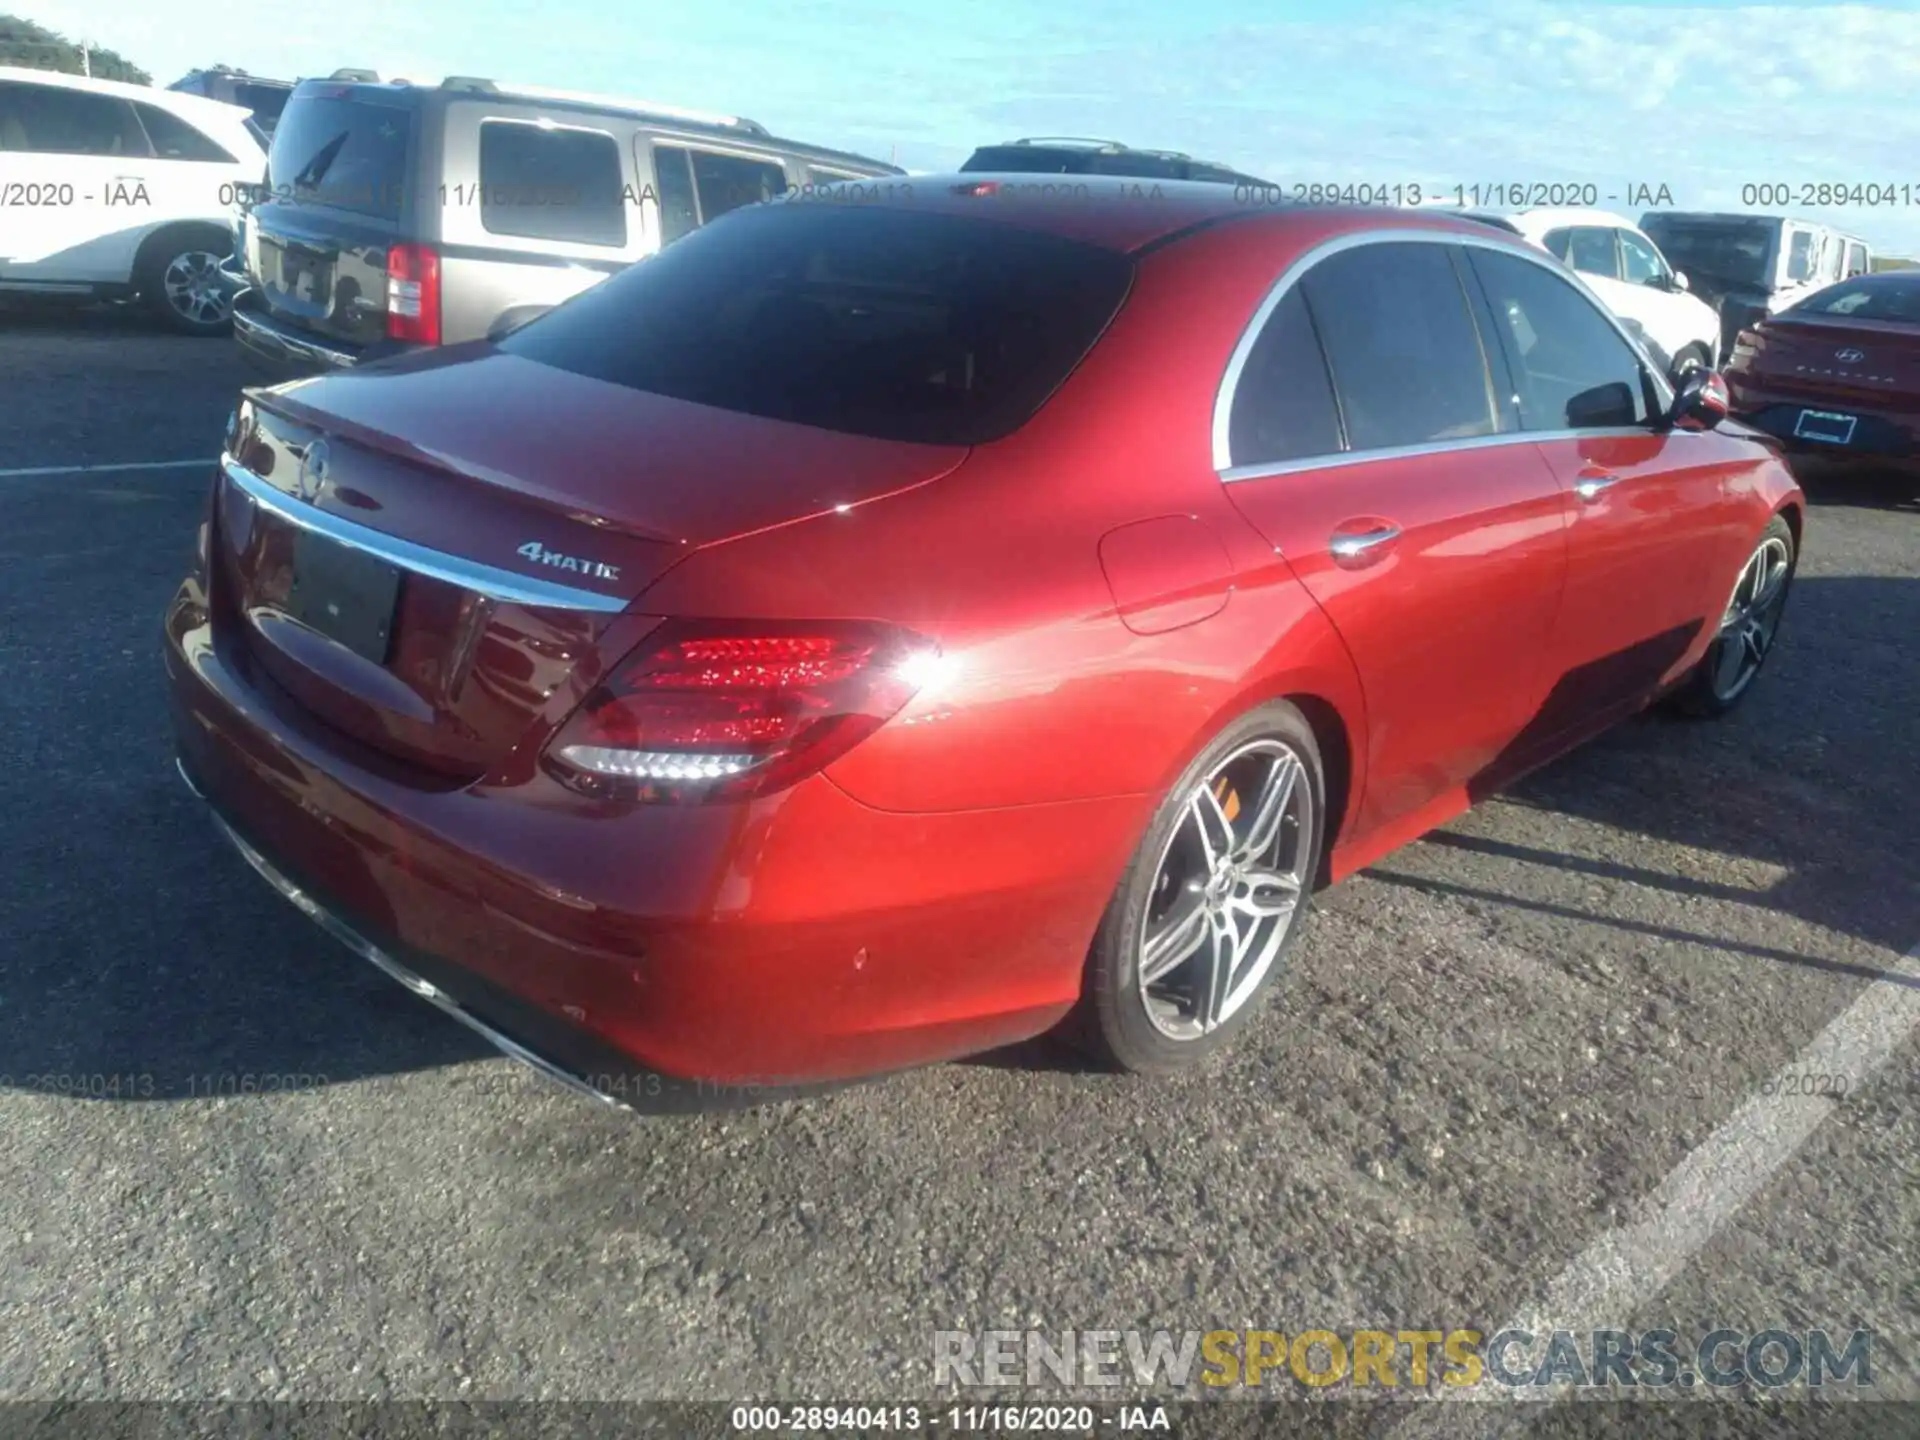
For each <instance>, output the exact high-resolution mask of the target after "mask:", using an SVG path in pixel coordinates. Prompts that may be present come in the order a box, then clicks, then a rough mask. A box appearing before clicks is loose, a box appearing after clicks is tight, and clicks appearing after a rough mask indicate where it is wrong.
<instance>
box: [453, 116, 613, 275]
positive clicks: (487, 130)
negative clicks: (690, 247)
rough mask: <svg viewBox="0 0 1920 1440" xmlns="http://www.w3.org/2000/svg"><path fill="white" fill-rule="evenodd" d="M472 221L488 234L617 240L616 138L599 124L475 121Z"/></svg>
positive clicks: (585, 242) (584, 242) (586, 242)
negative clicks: (476, 207) (476, 195)
mask: <svg viewBox="0 0 1920 1440" xmlns="http://www.w3.org/2000/svg"><path fill="white" fill-rule="evenodd" d="M480 225H481V227H482V228H483V229H485V230H486V231H487V232H488V233H489V234H492V235H515V236H521V237H525V238H527V239H532V240H562V241H568V242H571V243H573V244H576V245H609V246H615V247H618V246H623V245H625V244H626V243H627V207H626V194H625V191H624V189H623V188H622V185H621V176H620V146H619V144H618V143H617V142H616V141H615V140H614V138H613V136H611V135H609V134H607V133H606V132H605V131H604V130H575V129H562V128H560V127H558V126H550V125H530V124H527V123H524V122H522V121H516V120H487V121H484V122H482V124H481V126H480Z"/></svg>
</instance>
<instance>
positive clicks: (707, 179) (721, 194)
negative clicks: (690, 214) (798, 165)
mask: <svg viewBox="0 0 1920 1440" xmlns="http://www.w3.org/2000/svg"><path fill="white" fill-rule="evenodd" d="M692 155H693V188H694V190H695V192H696V193H697V194H698V195H699V196H700V223H701V224H702V225H707V224H711V223H712V222H713V221H714V220H715V219H717V218H718V217H720V216H722V215H724V214H726V213H727V212H728V211H729V210H738V209H739V208H740V207H741V206H742V205H757V204H759V203H760V202H761V201H762V200H774V199H778V198H779V197H780V196H782V195H784V194H786V193H787V172H786V170H785V168H784V167H782V166H781V165H779V164H777V163H775V162H773V161H771V160H756V159H753V158H750V157H748V156H745V155H723V154H720V153H718V152H717V151H713V150H695V151H693V152H692Z"/></svg>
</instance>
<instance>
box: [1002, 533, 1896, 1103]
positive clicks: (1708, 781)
mask: <svg viewBox="0 0 1920 1440" xmlns="http://www.w3.org/2000/svg"><path fill="white" fill-rule="evenodd" d="M1815 523H1816V524H1817V520H1816V522H1815ZM1916 634H1920V580H1913V579H1887V578H1852V577H1849V578H1832V577H1821V576H1810V575H1804V574H1803V575H1802V576H1801V577H1799V578H1798V579H1797V580H1796V582H1795V584H1794V589H1793V593H1792V595H1791V597H1790V599H1789V603H1788V612H1787V620H1786V623H1785V626H1784V627H1783V631H1782V636H1781V640H1780V645H1779V648H1778V650H1777V651H1776V652H1775V654H1774V655H1773V656H1772V657H1770V659H1769V661H1768V665H1767V669H1766V670H1765V671H1764V672H1763V674H1762V676H1761V677H1760V679H1759V681H1757V682H1756V684H1755V688H1754V690H1753V691H1752V693H1751V694H1750V695H1749V696H1748V697H1747V698H1746V700H1745V701H1744V703H1743V704H1742V705H1741V707H1740V708H1739V709H1738V710H1736V711H1735V712H1734V713H1733V714H1732V715H1730V716H1728V717H1726V718H1724V719H1722V720H1719V721H1701V720H1689V719H1683V718H1680V717H1678V716H1675V715H1673V714H1671V713H1669V712H1667V711H1666V710H1665V709H1664V708H1656V709H1654V710H1650V711H1647V712H1645V713H1643V714H1640V715H1637V716H1635V717H1633V718H1631V719H1629V720H1627V721H1625V722H1624V723H1622V724H1620V725H1618V726H1616V727H1615V728H1614V729H1612V730H1611V731H1609V732H1607V733H1606V734H1604V735H1602V736H1600V737H1599V738H1598V739H1595V740H1593V741H1591V742H1589V743H1588V744H1586V745H1584V746H1582V747H1580V748H1579V749H1577V750H1575V751H1573V752H1572V753H1570V754H1568V755H1566V756H1564V757H1562V758H1561V759H1558V760H1556V761H1554V762H1552V763H1551V764H1549V765H1547V766H1545V767H1544V768H1542V769H1539V770H1535V771H1533V772H1532V773H1530V774H1528V775H1526V776H1525V777H1523V778H1521V779H1520V780H1518V781H1516V782H1514V783H1513V784H1512V785H1510V786H1509V787H1507V788H1505V789H1504V790H1501V791H1500V792H1499V794H1500V798H1501V801H1502V803H1505V804H1508V805H1517V806H1521V807H1524V808H1527V809H1533V810H1539V811H1545V812H1551V813H1553V814H1557V815H1561V816H1567V817H1572V818H1575V819H1578V820H1581V821H1585V822H1590V823H1592V824H1597V825H1600V826H1605V827H1607V828H1609V829H1612V830H1616V831H1619V832H1623V833H1626V834H1629V835H1637V836H1641V837H1645V839H1647V840H1648V841H1649V842H1659V843H1661V844H1667V845H1683V846H1687V847H1690V848H1692V849H1697V850H1700V851H1705V852H1711V853H1717V854H1721V855H1726V856H1729V857H1733V858H1735V859H1737V860H1740V861H1745V862H1759V863H1761V864H1763V865H1767V866H1771V867H1774V868H1776V869H1777V870H1778V871H1779V872H1780V875H1781V878H1780V879H1779V880H1778V882H1777V883H1776V884H1774V885H1773V886H1772V887H1771V888H1769V889H1766V890H1760V891H1755V890H1750V889H1745V888H1741V887H1737V886H1733V885H1727V884H1719V883H1714V882H1711V881H1707V880H1701V879H1696V878H1692V877H1689V876H1686V875H1680V874H1676V873H1674V872H1673V871H1672V870H1670V869H1665V868H1659V867H1657V866H1655V865H1652V864H1649V865H1635V864H1632V863H1628V862H1621V861H1617V860H1598V859H1590V858H1586V857H1583V856H1577V855H1571V854H1565V853H1562V852H1559V851H1555V850H1549V849H1544V848H1541V847H1539V846H1534V845H1526V844H1521V843H1517V842H1515V841H1512V840H1507V839H1503V838H1492V837H1488V836H1485V835H1481V834H1474V833H1470V830H1471V828H1475V827H1473V826H1471V825H1469V824H1468V823H1464V822H1463V823H1461V824H1456V825H1452V826H1449V827H1447V828H1445V829H1442V830H1440V831H1437V832H1435V833H1433V834H1431V835H1428V836H1427V837H1425V838H1424V839H1423V840H1421V841H1419V842H1418V844H1417V846H1416V847H1413V848H1412V850H1410V851H1402V852H1397V853H1396V854H1395V855H1391V856H1388V857H1387V858H1386V859H1384V860H1382V861H1381V862H1379V863H1378V864H1376V865H1374V866H1373V867H1371V868H1370V869H1368V870H1367V871H1366V872H1364V873H1365V876H1366V878H1367V880H1368V881H1369V882H1372V883H1378V884H1387V885H1393V886H1398V887H1403V888H1407V889H1412V890H1418V891H1423V892H1425V893H1428V894H1432V895H1437V896H1446V897H1451V898H1454V899H1458V900H1464V901H1468V902H1470V903H1477V904H1482V905H1490V906H1503V907H1513V908H1518V909H1522V910H1530V911H1532V912H1534V913H1536V914H1538V915H1541V916H1543V917H1547V918H1550V919H1557V920H1564V921H1572V922H1575V923H1578V924H1587V925H1597V926H1603V927H1609V928H1611V929H1613V930H1615V931H1618V932H1621V933H1624V934H1628V935H1631V936H1635V937H1638V938H1642V939H1645V940H1648V941H1652V942H1655V943H1660V942H1665V943H1671V944H1676V945H1678V944H1693V945H1701V946H1707V947H1711V948H1715V949H1719V950H1723V951H1728V952H1732V953H1736V954H1739V955H1743V956H1750V957H1752V958H1754V959H1756V960H1761V961H1766V962H1769V963H1772V964H1778V965H1786V966H1792V967H1796V968H1800V969H1808V970H1817V971H1822V972H1825V973H1829V974H1835V975H1840V976H1846V977H1850V978H1853V979H1859V980H1880V979H1889V980H1892V981H1893V982H1895V983H1898V984H1902V985H1911V986H1915V987H1916V988H1920V981H1916V980H1914V979H1913V978H1911V977H1910V976H1907V975H1902V974H1898V973H1896V972H1892V971H1889V970H1887V969H1885V968H1884V967H1880V966H1876V965H1871V964H1858V963H1851V962H1848V961H1842V960H1834V959H1831V958H1828V957H1823V956H1819V955H1809V954H1804V953H1801V952H1800V951H1797V950H1795V949H1792V948H1790V947H1788V946H1784V945H1769V944H1765V943H1758V942H1755V941H1754V940H1751V939H1739V938H1734V937H1730V936H1726V935H1717V934H1711V933H1703V932H1701V931H1697V930H1693V929H1688V928H1684V927H1682V926H1678V925H1674V924H1662V923H1655V922H1652V921H1648V920H1646V919H1642V918H1636V916H1635V915H1634V914H1632V913H1630V911H1631V909H1632V908H1633V907H1626V906H1622V907H1619V908H1618V909H1617V910H1616V909H1609V908H1605V907H1603V908H1592V907H1589V906H1581V905H1576V904H1567V903H1556V902H1553V901H1549V900H1545V899H1541V898H1537V897H1532V896H1527V895H1522V894H1516V893H1514V892H1513V890H1511V889H1509V888H1498V889H1496V888H1490V887H1488V886H1487V885H1485V884H1481V883H1473V880H1472V879H1469V878H1468V877H1475V878H1477V877H1478V876H1481V875H1484V873H1485V866H1484V865H1476V864H1473V863H1471V862H1472V861H1474V860H1484V859H1493V860H1497V861H1500V862H1505V863H1516V864H1524V865H1535V866H1546V867H1552V868H1554V869H1557V870H1559V871H1561V872H1564V873H1567V874H1575V875H1584V876H1591V877H1593V878H1595V879H1597V880H1599V881H1601V882H1603V883H1617V884H1622V885H1634V886H1641V887H1646V888H1649V889H1651V890H1655V891H1661V892H1666V893H1668V894H1672V895H1678V896H1684V897H1688V898H1689V899H1698V900H1705V901H1725V902H1731V903H1736V904H1742V905H1747V906H1758V907H1761V908H1762V909H1763V910H1766V911H1771V912H1773V913H1775V914H1778V915H1780V916H1782V917H1791V918H1792V919H1794V920H1797V921H1801V922H1806V923H1811V924H1814V925H1818V926H1820V927H1822V928H1824V929H1827V930H1831V931H1833V932H1835V933H1837V934H1842V935H1847V936H1851V937H1854V938H1856V939H1860V940H1865V941H1868V942H1869V943H1871V944H1872V945H1875V946H1879V947H1882V948H1884V949H1886V950H1889V951H1891V952H1892V953H1895V954H1899V953H1902V952H1904V951H1905V950H1906V949H1907V947H1908V946H1910V945H1911V944H1912V943H1913V940H1914V938H1915V935H1916V934H1920V887H1916V886H1915V884H1914V881H1913V878H1912V877H1913V874H1914V871H1915V860H1916V850H1917V849H1920V845H1917V844H1916V841H1915V838H1914V831H1913V828H1912V824H1911V819H1910V817H1911V816H1913V815H1914V814H1916V813H1920V724H1916V723H1915V722H1914V720H1913V715H1914V707H1915V705H1917V704H1920V686H1916V683H1915V678H1914V662H1913V653H1912V649H1911V646H1910V645H1909V644H1908V643H1907V638H1906V637H1910V636H1913V635H1916ZM1652 648H1654V649H1655V650H1660V649H1661V648H1662V647H1661V645H1659V644H1656V645H1655V646H1654V647H1652ZM1622 663H1623V665H1624V666H1625V667H1626V668H1633V667H1634V665H1636V664H1637V661H1636V660H1635V659H1634V657H1622ZM1570 678H1571V677H1570ZM1570 688H1572V689H1575V690H1577V689H1578V688H1580V687H1579V686H1578V685H1577V684H1576V685H1574V686H1572V687H1570ZM1549 703H1550V704H1551V703H1552V702H1549ZM1868 761H1871V762H1872V763H1871V764H1868V763H1867V762H1868ZM1413 851H1420V852H1424V853H1421V854H1420V855H1419V859H1420V861H1421V862H1422V863H1420V864H1419V865H1418V866H1413V865H1410V864H1408V863H1407V862H1408V861H1409V860H1410V859H1411V858H1412V855H1413ZM1449 857H1452V858H1451V864H1450V859H1449ZM1460 861H1467V862H1469V863H1465V864H1461V863H1458V862H1460ZM1449 868H1451V869H1452V870H1453V871H1454V872H1455V873H1457V874H1458V875H1459V876H1460V877H1461V878H1459V879H1454V878H1451V877H1450V876H1449V875H1448V873H1447V871H1448V870H1449ZM1306 943H1308V944H1311V943H1312V941H1311V937H1310V936H1309V937H1308V938H1307V940H1306ZM1283 983H1284V982H1283ZM972 1063H977V1064H984V1065H991V1066H995V1067H1001V1068H1007V1069H1019V1070H1049V1071H1072V1070H1076V1069H1082V1068H1085V1062H1084V1061H1082V1060H1080V1059H1079V1058H1078V1056H1077V1054H1076V1053H1075V1052H1074V1051H1072V1050H1071V1049H1070V1048H1069V1047H1067V1046H1064V1045H1061V1044H1059V1043H1057V1042H1055V1041H1053V1040H1051V1039H1049V1038H1047V1037H1043V1038H1041V1039H1038V1040H1034V1041H1029V1042H1027V1043H1025V1044H1023V1045H1019V1046H1015V1047H1011V1048H1009V1049H1006V1050H1002V1051H996V1052H994V1053H992V1054H990V1055H986V1056H981V1057H978V1058H977V1059H976V1060H975V1061H974V1062H972Z"/></svg>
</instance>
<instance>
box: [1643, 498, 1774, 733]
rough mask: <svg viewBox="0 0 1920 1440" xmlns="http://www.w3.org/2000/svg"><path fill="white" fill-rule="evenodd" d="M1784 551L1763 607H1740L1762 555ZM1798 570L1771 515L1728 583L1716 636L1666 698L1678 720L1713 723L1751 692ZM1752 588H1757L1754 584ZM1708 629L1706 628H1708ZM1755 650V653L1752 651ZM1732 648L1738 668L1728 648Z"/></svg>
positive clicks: (1768, 651)
mask: <svg viewBox="0 0 1920 1440" xmlns="http://www.w3.org/2000/svg"><path fill="white" fill-rule="evenodd" d="M1780 547H1784V554H1785V561H1786V568H1785V571H1784V572H1783V573H1781V575H1780V577H1779V583H1778V588H1777V590H1772V591H1770V592H1769V593H1768V598H1767V599H1766V601H1765V602H1764V603H1763V604H1761V605H1758V606H1751V607H1749V606H1744V605H1743V604H1742V593H1743V592H1744V591H1746V590H1747V589H1748V576H1749V572H1750V571H1752V570H1753V568H1754V566H1755V565H1756V564H1757V563H1759V561H1760V557H1761V555H1762V553H1763V552H1769V551H1771V552H1772V553H1773V554H1775V555H1778V554H1779V553H1781V550H1780ZM1799 565H1800V547H1799V546H1798V545H1797V544H1795V543H1794V538H1793V527H1792V526H1791V525H1789V524H1788V523H1787V521H1786V517H1785V516H1782V515H1776V516H1774V517H1773V519H1772V520H1770V521H1769V522H1768V523H1767V528H1766V529H1765V530H1763V531H1761V532H1760V538H1759V539H1758V540H1756V541H1755V542H1754V546H1753V549H1752V550H1751V551H1749V552H1748V556H1747V559H1746V561H1745V562H1744V563H1743V564H1742V566H1741V569H1740V573H1739V574H1738V575H1737V576H1736V577H1735V579H1734V587H1733V594H1732V597H1731V599H1730V600H1729V602H1728V605H1727V610H1726V613H1725V615H1723V616H1720V617H1716V618H1718V619H1719V620H1720V632H1719V633H1718V634H1717V635H1716V636H1715V637H1714V640H1713V643H1712V644H1711V645H1709V646H1708V647H1707V653H1706V654H1705V655H1703V656H1701V657H1700V663H1699V664H1697V665H1695V666H1694V667H1693V669H1692V670H1691V671H1690V672H1689V673H1688V675H1687V678H1686V679H1685V680H1683V681H1681V682H1680V684H1679V686H1678V687H1677V688H1676V689H1675V690H1674V692H1673V694H1672V696H1671V697H1669V702H1668V703H1669V705H1670V706H1671V708H1672V709H1673V710H1675V711H1676V712H1678V713H1679V714H1681V715H1686V716H1689V717H1691V718H1694V719H1702V720H1717V719H1718V718H1719V717H1720V716H1722V715H1725V714H1726V713H1727V712H1728V711H1730V710H1732V709H1733V708H1734V706H1736V705H1738V704H1739V703H1740V702H1741V701H1742V700H1743V699H1745V698H1746V695H1747V692H1748V691H1750V690H1751V689H1753V682H1754V681H1755V680H1757V679H1758V678H1759V676H1760V671H1761V670H1762V669H1763V668H1764V667H1765V665H1766V663H1767V657H1768V656H1770V655H1772V654H1773V649H1774V644H1775V642H1776V641H1777V639H1778V637H1779V629H1780V620H1781V616H1782V615H1783V614H1784V613H1785V610H1786V605H1787V596H1788V594H1789V592H1791V591H1792V589H1793V577H1794V574H1795V572H1796V571H1797V570H1798V569H1799ZM1755 583H1756V584H1758V583H1759V581H1758V579H1757V578H1756V581H1755ZM1710 623H1711V622H1710ZM1756 644H1757V649H1755V646H1756ZM1731 646H1738V647H1740V650H1739V652H1738V663H1737V664H1736V659H1735V656H1734V655H1733V654H1730V652H1729V647H1731Z"/></svg>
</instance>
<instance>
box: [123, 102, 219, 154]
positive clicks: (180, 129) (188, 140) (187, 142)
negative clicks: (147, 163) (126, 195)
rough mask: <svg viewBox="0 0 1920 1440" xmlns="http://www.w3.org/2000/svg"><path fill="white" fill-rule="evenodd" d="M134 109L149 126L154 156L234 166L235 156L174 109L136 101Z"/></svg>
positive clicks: (146, 125)
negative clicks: (195, 127) (176, 113)
mask: <svg viewBox="0 0 1920 1440" xmlns="http://www.w3.org/2000/svg"><path fill="white" fill-rule="evenodd" d="M133 108H134V110H135V111H137V112H138V114H139V116H140V123H141V124H142V125H144V126H145V127H146V130H147V138H148V139H150V140H151V141H152V142H153V153H154V155H155V156H156V157H157V158H159V159H161V160H199V161H210V162H213V163H216V164H226V165H231V164H233V163H234V160H233V156H231V155H229V154H228V153H227V152H226V150H225V148H224V147H222V146H220V145H217V144H215V143H214V142H213V141H212V140H211V139H209V138H208V137H207V136H205V135H203V134H201V133H200V132H199V131H198V130H196V129H194V128H193V126H191V125H189V124H188V123H187V122H186V121H185V120H182V119H181V118H180V117H179V116H178V115H175V114H174V113H173V112H172V111H171V110H162V109H161V108H160V107H159V106H158V105H141V104H139V103H137V102H136V103H135V105H134V107H133Z"/></svg>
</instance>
